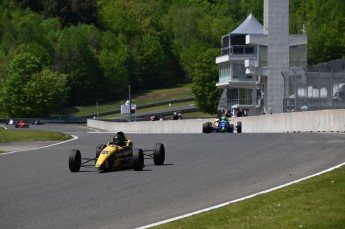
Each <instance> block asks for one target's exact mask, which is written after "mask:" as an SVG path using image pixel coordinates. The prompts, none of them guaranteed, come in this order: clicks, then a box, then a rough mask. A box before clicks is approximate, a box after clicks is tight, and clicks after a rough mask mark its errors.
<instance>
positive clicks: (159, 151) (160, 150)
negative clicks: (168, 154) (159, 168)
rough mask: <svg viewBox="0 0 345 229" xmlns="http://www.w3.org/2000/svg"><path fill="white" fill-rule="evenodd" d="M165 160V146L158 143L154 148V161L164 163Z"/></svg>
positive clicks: (157, 163) (156, 163)
mask: <svg viewBox="0 0 345 229" xmlns="http://www.w3.org/2000/svg"><path fill="white" fill-rule="evenodd" d="M164 160H165V148H164V145H163V144H162V143H156V145H155V147H154V148H153V162H154V163H155V165H163V164H164Z"/></svg>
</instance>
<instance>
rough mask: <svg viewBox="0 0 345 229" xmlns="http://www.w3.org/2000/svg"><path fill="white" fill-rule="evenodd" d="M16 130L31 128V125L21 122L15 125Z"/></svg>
mask: <svg viewBox="0 0 345 229" xmlns="http://www.w3.org/2000/svg"><path fill="white" fill-rule="evenodd" d="M14 126H15V127H16V128H29V124H27V123H26V122H24V121H22V120H20V121H19V122H18V123H16V124H15V125H14Z"/></svg>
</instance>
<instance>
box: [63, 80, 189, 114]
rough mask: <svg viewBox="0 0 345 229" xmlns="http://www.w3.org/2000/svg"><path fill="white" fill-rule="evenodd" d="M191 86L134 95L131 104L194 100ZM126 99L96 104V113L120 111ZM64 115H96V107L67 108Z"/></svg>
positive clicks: (179, 86)
mask: <svg viewBox="0 0 345 229" xmlns="http://www.w3.org/2000/svg"><path fill="white" fill-rule="evenodd" d="M191 87H192V85H191V84H182V85H178V86H177V87H175V88H168V89H157V90H151V91H148V92H145V93H143V94H140V95H138V96H136V95H134V96H133V97H132V98H131V100H132V101H131V102H132V104H136V105H137V106H140V105H145V104H152V103H157V102H164V101H171V100H178V99H185V98H194V94H193V92H192V89H191ZM126 100H127V99H122V100H116V101H114V102H109V103H99V104H98V113H102V112H107V111H112V110H117V109H120V107H121V105H122V104H124V103H125V102H126ZM64 113H65V114H66V115H67V116H70V117H80V116H84V115H90V114H91V115H96V114H97V107H96V103H95V104H94V105H91V106H76V107H70V108H67V109H66V110H65V111H64Z"/></svg>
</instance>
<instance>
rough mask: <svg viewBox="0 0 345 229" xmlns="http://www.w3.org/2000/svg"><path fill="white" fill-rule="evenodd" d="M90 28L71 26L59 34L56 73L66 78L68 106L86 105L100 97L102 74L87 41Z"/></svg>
mask: <svg viewBox="0 0 345 229" xmlns="http://www.w3.org/2000/svg"><path fill="white" fill-rule="evenodd" d="M89 27H90V26H89V25H78V26H70V27H68V28H65V29H64V30H63V32H62V33H61V38H60V40H59V43H58V45H57V49H56V58H55V63H54V64H55V71H58V72H59V73H65V74H67V75H68V84H69V86H70V88H71V90H70V95H69V104H70V105H80V104H88V103H91V102H94V101H96V100H97V99H98V98H100V97H101V95H102V92H103V91H102V90H101V86H102V85H103V80H104V73H103V69H102V68H101V65H100V63H99V59H98V57H97V55H96V53H95V51H94V50H93V49H92V46H91V45H90V40H89V36H88V35H89V32H90V30H89Z"/></svg>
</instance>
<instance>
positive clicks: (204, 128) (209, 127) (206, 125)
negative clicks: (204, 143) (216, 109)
mask: <svg viewBox="0 0 345 229" xmlns="http://www.w3.org/2000/svg"><path fill="white" fill-rule="evenodd" d="M202 132H203V133H206V134H209V133H211V132H212V123H211V122H205V123H204V124H203V125H202Z"/></svg>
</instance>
